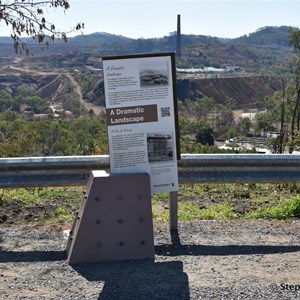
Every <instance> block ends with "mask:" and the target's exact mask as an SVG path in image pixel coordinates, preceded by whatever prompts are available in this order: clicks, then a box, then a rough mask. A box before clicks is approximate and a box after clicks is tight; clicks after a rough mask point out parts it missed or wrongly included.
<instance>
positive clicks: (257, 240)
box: [0, 220, 300, 300]
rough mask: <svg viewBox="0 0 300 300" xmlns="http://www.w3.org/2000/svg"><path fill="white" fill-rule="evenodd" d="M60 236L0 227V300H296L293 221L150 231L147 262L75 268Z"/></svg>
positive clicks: (299, 249) (299, 246)
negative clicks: (152, 241)
mask: <svg viewBox="0 0 300 300" xmlns="http://www.w3.org/2000/svg"><path fill="white" fill-rule="evenodd" d="M66 229H69V226H63V225H49V226H33V225H26V226H24V225H10V226H7V225H5V226H4V225H2V226H1V227H0V245H1V246H0V247H1V248H0V298H1V299H149V300H152V299H162V300H163V299H172V300H173V299H180V300H181V299H183V300H184V299H205V300H207V299H275V300H276V299H278V300H279V299H300V220H296V221H292V222H280V221H197V222H186V223H180V225H179V230H178V232H177V233H176V232H174V233H173V234H172V235H171V234H170V232H169V230H168V226H167V224H155V230H154V231H155V235H154V236H155V261H154V262H151V261H126V262H104V263H96V264H80V265H77V266H70V265H68V263H67V261H66V253H65V248H66V239H65V237H64V230H66ZM298 289H299V291H296V290H298Z"/></svg>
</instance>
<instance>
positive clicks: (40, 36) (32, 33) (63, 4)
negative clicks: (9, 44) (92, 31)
mask: <svg viewBox="0 0 300 300" xmlns="http://www.w3.org/2000/svg"><path fill="white" fill-rule="evenodd" d="M49 8H50V9H52V8H53V9H54V8H61V9H63V10H64V11H66V10H67V9H69V8H70V4H69V1H68V0H44V1H43V0H40V1H39V0H7V1H2V0H0V22H1V21H3V22H5V23H6V25H7V26H9V27H10V28H11V29H12V32H13V33H12V34H11V37H12V39H13V40H14V48H15V50H16V52H17V53H20V52H22V51H25V52H26V54H28V53H29V50H28V49H27V46H26V43H25V42H22V41H21V36H22V35H26V36H29V37H32V38H33V40H35V41H36V42H37V43H38V44H40V45H46V46H48V45H49V44H50V43H52V42H54V40H55V39H56V38H59V39H62V40H64V41H67V34H68V33H69V32H62V31H60V30H59V29H56V27H55V24H53V23H50V22H48V20H46V18H45V12H44V11H46V9H47V10H48V9H49ZM83 27H84V24H83V23H81V24H77V25H76V26H75V27H74V29H73V30H71V31H70V32H72V31H74V30H80V29H81V28H83Z"/></svg>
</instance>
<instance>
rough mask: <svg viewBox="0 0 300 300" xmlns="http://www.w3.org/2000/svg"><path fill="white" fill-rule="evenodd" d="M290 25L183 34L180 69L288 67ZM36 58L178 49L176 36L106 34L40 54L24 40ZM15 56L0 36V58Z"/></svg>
mask: <svg viewBox="0 0 300 300" xmlns="http://www.w3.org/2000/svg"><path fill="white" fill-rule="evenodd" d="M288 29H289V27H287V26H281V27H264V28H261V29H258V30H257V31H256V32H254V33H251V34H249V35H248V36H247V35H244V36H242V37H239V38H237V39H222V38H218V37H211V36H204V35H182V42H181V44H182V57H181V58H178V59H177V66H179V67H184V68H188V67H194V68H197V67H203V66H213V67H226V66H239V67H243V68H245V69H247V70H251V71H253V70H255V71H257V69H260V70H261V69H272V70H274V68H275V69H276V68H278V67H282V66H285V65H286V63H287V61H288V59H289V58H290V56H291V47H290V46H289V44H288ZM25 41H26V42H27V43H28V45H29V47H30V49H31V50H32V52H33V53H34V55H35V56H45V55H51V54H56V55H59V54H64V53H69V54H70V53H71V52H73V53H83V52H84V53H88V54H89V55H100V56H104V55H119V54H135V53H153V52H167V51H175V50H176V34H175V33H172V34H170V35H169V36H164V37H162V38H150V39H143V38H139V39H132V38H127V37H124V36H120V35H113V34H108V33H103V32H100V33H99V32H98V33H93V34H89V35H78V36H76V37H73V38H69V39H68V42H67V43H64V42H60V41H57V42H56V43H55V44H54V45H51V46H50V47H48V48H47V49H45V50H44V51H41V50H40V49H39V48H38V47H37V46H36V45H35V44H33V43H32V41H31V40H30V39H26V40H25ZM12 55H15V53H14V48H13V46H12V41H11V40H10V38H7V37H0V57H1V56H12Z"/></svg>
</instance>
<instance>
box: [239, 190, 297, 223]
mask: <svg viewBox="0 0 300 300" xmlns="http://www.w3.org/2000/svg"><path fill="white" fill-rule="evenodd" d="M245 218H246V219H261V218H270V219H277V220H286V219H292V218H300V196H297V197H295V198H294V199H285V200H282V201H280V202H279V203H278V204H277V205H275V206H274V205H269V206H267V207H265V208H258V209H256V210H255V211H252V212H249V213H247V214H246V215H245Z"/></svg>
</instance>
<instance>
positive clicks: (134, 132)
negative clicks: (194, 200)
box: [103, 53, 180, 193]
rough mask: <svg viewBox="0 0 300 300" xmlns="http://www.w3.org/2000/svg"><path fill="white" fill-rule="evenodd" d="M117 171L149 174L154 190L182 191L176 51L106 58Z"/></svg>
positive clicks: (109, 118)
mask: <svg viewBox="0 0 300 300" xmlns="http://www.w3.org/2000/svg"><path fill="white" fill-rule="evenodd" d="M103 77H104V89H105V101H106V117H107V126H108V138H109V155H110V166H111V173H112V174H120V173H136V172H147V173H148V174H149V175H150V183H151V192H152V193H156V192H172V191H177V190H178V172H177V158H178V157H179V155H180V154H179V143H178V134H177V133H178V126H177V124H178V122H177V105H176V95H175V84H176V81H175V54H174V53H160V54H143V55H130V56H111V57H103Z"/></svg>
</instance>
